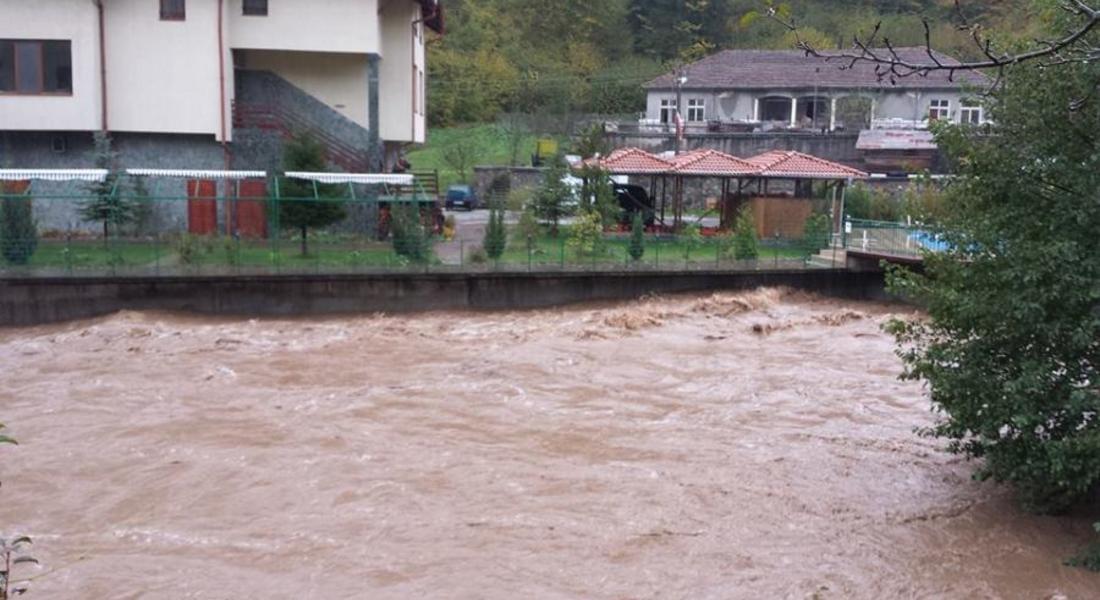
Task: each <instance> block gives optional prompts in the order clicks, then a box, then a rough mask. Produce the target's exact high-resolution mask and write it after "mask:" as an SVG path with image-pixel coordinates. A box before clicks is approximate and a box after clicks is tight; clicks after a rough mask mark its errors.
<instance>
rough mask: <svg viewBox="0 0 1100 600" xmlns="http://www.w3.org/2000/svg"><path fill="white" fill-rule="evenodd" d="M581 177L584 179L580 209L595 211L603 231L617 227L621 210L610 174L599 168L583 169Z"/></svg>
mask: <svg viewBox="0 0 1100 600" xmlns="http://www.w3.org/2000/svg"><path fill="white" fill-rule="evenodd" d="M581 177H582V178H583V179H584V185H583V186H581V199H580V200H581V201H580V205H581V209H582V210H593V211H596V213H597V214H599V215H600V222H601V223H602V224H603V227H604V229H610V228H612V227H615V226H617V225H618V224H619V219H620V217H622V212H623V209H622V207H621V206H619V197H618V196H617V195H616V194H615V184H614V182H613V181H612V180H611V174H610V173H608V172H607V171H605V170H603V169H600V168H599V167H585V168H584V170H583V171H582V172H581Z"/></svg>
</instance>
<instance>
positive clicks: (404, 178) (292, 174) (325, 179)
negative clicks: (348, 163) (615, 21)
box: [285, 171, 416, 185]
mask: <svg viewBox="0 0 1100 600" xmlns="http://www.w3.org/2000/svg"><path fill="white" fill-rule="evenodd" d="M285 175H286V176H287V177H289V178H290V179H303V180H306V181H316V182H317V183H360V184H368V185H369V184H374V185H377V184H385V185H413V184H414V183H415V182H416V178H415V177H413V176H412V175H406V174H398V173H307V172H302V171H288V172H287V173H285Z"/></svg>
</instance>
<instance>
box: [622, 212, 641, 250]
mask: <svg viewBox="0 0 1100 600" xmlns="http://www.w3.org/2000/svg"><path fill="white" fill-rule="evenodd" d="M626 251H627V253H629V254H630V259H631V260H633V261H634V262H638V261H639V260H642V257H643V256H645V223H644V222H643V221H642V213H641V211H638V212H635V213H634V221H633V222H632V223H631V224H630V245H629V246H627V248H626Z"/></svg>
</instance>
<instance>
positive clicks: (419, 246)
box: [392, 203, 432, 263]
mask: <svg viewBox="0 0 1100 600" xmlns="http://www.w3.org/2000/svg"><path fill="white" fill-rule="evenodd" d="M392 210H393V212H392V214H393V251H394V252H395V253H396V254H397V255H398V256H402V257H404V258H407V259H408V260H409V261H411V262H414V263H426V262H428V261H429V260H431V257H432V236H431V233H430V232H429V231H428V228H427V227H426V226H425V225H424V220H423V219H422V218H421V215H420V208H419V207H417V206H416V205H414V204H409V203H405V204H398V205H396V206H394V207H393V209H392Z"/></svg>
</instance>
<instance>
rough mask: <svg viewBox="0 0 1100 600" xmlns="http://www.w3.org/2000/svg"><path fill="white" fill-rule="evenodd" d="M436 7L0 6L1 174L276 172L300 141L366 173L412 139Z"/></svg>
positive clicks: (419, 127) (288, 3)
mask: <svg viewBox="0 0 1100 600" xmlns="http://www.w3.org/2000/svg"><path fill="white" fill-rule="evenodd" d="M441 10H442V9H441V6H440V5H439V2H438V0H4V1H3V2H0V168H2V167H19V168H45V167H82V166H89V158H88V152H87V151H86V150H88V149H89V148H90V145H91V138H92V133H94V132H98V131H106V132H110V134H111V135H112V137H113V139H114V140H115V143H116V150H117V151H118V153H119V156H120V161H121V162H122V163H123V164H122V165H120V166H123V167H158V168H237V169H240V168H264V169H272V168H276V167H277V166H278V164H279V162H280V161H281V158H280V154H281V142H282V141H284V140H285V139H286V138H287V137H288V136H290V135H292V134H296V133H308V134H311V135H314V136H315V137H316V138H317V139H319V140H320V141H322V142H323V143H324V144H325V145H326V146H327V147H328V149H329V153H330V161H331V162H332V163H333V166H334V167H335V168H338V169H340V170H346V171H378V170H383V169H385V168H386V166H387V164H392V163H393V162H394V161H395V160H396V158H397V156H398V154H399V152H400V150H401V148H402V147H404V146H405V145H407V144H411V143H422V142H423V141H424V140H425V134H426V126H425V121H426V118H425V114H426V110H425V76H426V75H425V73H426V65H425V50H424V48H425V40H426V37H427V35H429V32H430V31H431V30H434V31H436V32H442V26H443V20H442V13H441Z"/></svg>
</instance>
